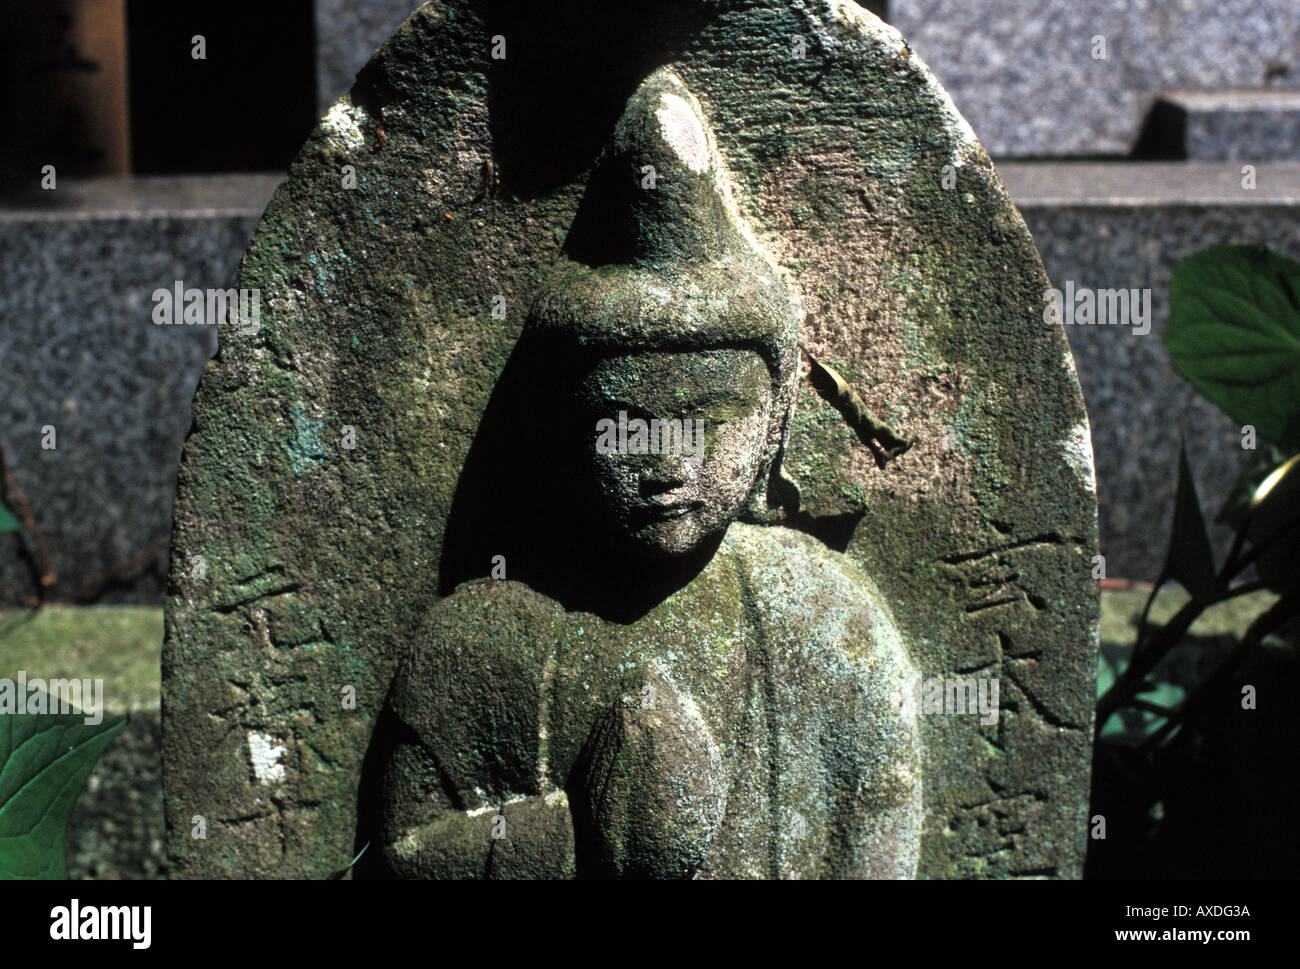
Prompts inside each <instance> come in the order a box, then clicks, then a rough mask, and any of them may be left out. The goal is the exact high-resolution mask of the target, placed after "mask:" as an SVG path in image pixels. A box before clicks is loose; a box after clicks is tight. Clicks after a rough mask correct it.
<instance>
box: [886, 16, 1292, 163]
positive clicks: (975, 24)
mask: <svg viewBox="0 0 1300 969" xmlns="http://www.w3.org/2000/svg"><path fill="white" fill-rule="evenodd" d="M889 20H890V23H892V24H894V25H895V26H896V27H898V29H899V30H901V31H902V33H903V36H904V37H906V38H907V39H908V42H909V43H910V44H912V46H913V47H914V48H915V50H916V52H917V53H918V54H919V55H920V56H921V57H922V58H923V59H924V60H925V62H926V63H927V64H929V65H930V67H931V68H932V69H933V70H934V72H935V75H936V76H937V77H938V79H939V81H940V82H941V83H942V84H943V85H944V86H945V87H946V88H947V89H948V91H949V92H950V93H951V94H952V96H953V99H954V100H955V101H956V103H957V104H959V105H960V106H961V108H962V111H963V113H964V114H965V115H966V117H967V118H968V119H969V120H970V123H971V125H972V126H973V127H974V128H975V132H976V133H977V134H978V135H979V137H980V141H981V142H982V143H983V145H984V147H985V148H986V149H988V150H989V151H990V152H991V153H992V154H993V155H995V156H1008V157H1021V158H1024V157H1062V156H1070V155H1127V154H1128V153H1129V152H1130V151H1131V150H1132V149H1133V148H1134V146H1135V145H1136V143H1137V141H1138V137H1139V134H1140V132H1141V130H1142V126H1143V122H1144V120H1145V118H1146V115H1147V112H1148V111H1149V110H1150V108H1151V106H1152V104H1153V103H1154V101H1155V99H1156V97H1157V96H1158V95H1159V93H1160V92H1161V91H1162V90H1164V89H1166V88H1199V89H1212V88H1231V87H1238V88H1251V87H1260V86H1264V85H1266V84H1270V83H1271V84H1275V85H1277V86H1281V87H1289V88H1295V87H1297V86H1300V6H1297V5H1296V4H1295V3H1294V2H1293V0H1092V2H1089V3H1077V2H1074V0H1052V2H1049V3H1044V2H1042V0H982V2H980V3H968V2H966V0H891V3H890V4H889ZM1098 34H1100V35H1102V36H1104V37H1105V38H1106V45H1107V54H1108V57H1107V59H1106V60H1094V59H1093V57H1092V38H1093V37H1094V36H1096V35H1098ZM1242 150H1243V151H1245V152H1246V153H1247V154H1248V155H1249V153H1250V152H1251V151H1252V146H1250V145H1244V146H1242Z"/></svg>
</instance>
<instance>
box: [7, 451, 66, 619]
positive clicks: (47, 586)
mask: <svg viewBox="0 0 1300 969" xmlns="http://www.w3.org/2000/svg"><path fill="white" fill-rule="evenodd" d="M0 475H2V476H3V479H4V488H5V495H6V497H7V498H8V500H9V503H10V504H12V505H13V509H14V511H16V512H18V518H19V520H20V521H21V522H22V523H23V528H24V529H26V531H27V535H28V537H29V538H30V539H31V541H32V544H33V545H34V546H35V547H36V556H35V558H34V559H32V560H31V564H32V568H33V576H32V577H33V578H34V579H35V580H36V587H37V590H38V591H37V600H36V604H37V605H38V606H43V605H45V603H46V602H47V601H48V599H49V594H50V590H51V589H52V588H53V587H54V565H53V564H52V563H51V561H50V550H49V548H48V546H46V544H45V538H44V536H43V535H41V530H40V529H39V528H37V527H36V519H34V518H33V517H32V508H31V505H30V504H29V503H28V501H27V496H26V495H25V494H23V491H22V489H21V488H19V487H18V482H17V481H16V480H15V479H14V472H13V467H12V466H11V465H10V463H9V449H8V448H6V447H5V446H4V443H3V442H0Z"/></svg>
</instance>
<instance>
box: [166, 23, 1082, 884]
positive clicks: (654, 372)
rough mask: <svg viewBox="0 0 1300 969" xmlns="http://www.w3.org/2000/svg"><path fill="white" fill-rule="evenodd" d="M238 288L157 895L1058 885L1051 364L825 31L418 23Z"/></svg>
mask: <svg viewBox="0 0 1300 969" xmlns="http://www.w3.org/2000/svg"><path fill="white" fill-rule="evenodd" d="M236 285H237V287H238V288H241V289H248V290H254V289H255V290H257V291H258V292H260V293H261V302H260V305H261V306H262V317H261V325H260V326H259V327H258V328H256V329H255V331H254V328H253V327H223V328H222V329H223V332H222V334H221V347H220V353H219V354H218V356H217V357H215V358H214V359H213V360H212V361H210V362H209V364H208V365H207V366H206V368H205V369H204V372H203V376H202V378H201V380H200V382H199V386H198V389H197V391H196V394H195V400H194V409H193V414H194V422H193V427H192V429H191V432H190V434H189V437H188V439H187V440H186V444H185V449H184V452H183V455H182V460H181V465H180V469H179V478H178V486H177V496H176V502H175V505H174V508H175V511H174V525H173V536H172V565H171V573H170V579H169V585H168V601H167V611H166V632H165V641H164V644H163V661H162V695H163V718H164V724H165V727H164V730H163V734H162V747H163V773H164V788H165V793H166V803H165V811H166V818H167V829H168V853H169V859H170V869H169V872H170V875H171V877H175V878H191V877H197V878H249V877H256V878H329V877H338V876H342V875H345V874H349V873H350V874H351V876H352V877H359V878H360V877H374V876H394V875H397V876H407V877H466V878H469V877H473V878H482V877H499V878H506V877H538V876H554V877H558V876H566V877H567V876H571V877H638V876H652V877H675V878H722V877H763V878H768V877H782V878H785V877H864V876H865V877H872V878H878V877H894V878H897V877H902V878H911V877H915V878H926V879H950V878H999V879H1001V878H1017V877H1025V878H1074V877H1078V876H1079V874H1080V872H1081V870H1082V861H1083V857H1084V849H1085V846H1086V839H1087V835H1088V827H1089V826H1088V819H1089V812H1088V776H1089V765H1090V762H1091V741H1092V733H1093V729H1092V728H1093V724H1092V709H1093V704H1094V702H1095V678H1096V669H1097V666H1096V635H1097V584H1096V580H1095V579H1094V578H1093V575H1094V568H1095V564H1096V561H1097V560H1096V558H1095V556H1096V555H1097V554H1098V548H1097V531H1096V510H1097V506H1096V494H1095V487H1094V480H1093V474H1092V458H1091V450H1090V444H1089V431H1088V424H1087V417H1086V413H1085V410H1084V407H1083V401H1082V397H1081V395H1080V392H1079V386H1078V381H1077V379H1076V377H1075V374H1074V369H1073V362H1072V360H1071V357H1070V354H1069V348H1068V345H1067V343H1066V340H1065V334H1064V331H1063V328H1061V327H1049V326H1044V325H1043V316H1042V307H1043V293H1044V292H1046V291H1047V290H1048V289H1049V288H1050V285H1051V284H1050V282H1049V281H1048V280H1047V278H1046V276H1045V274H1044V272H1043V269H1042V263H1041V260H1040V259H1039V258H1038V254H1037V252H1036V251H1035V249H1034V245H1033V240H1032V239H1031V238H1030V235H1029V232H1028V230H1027V229H1026V227H1025V225H1024V221H1023V220H1022V219H1021V218H1020V215H1019V213H1018V212H1017V211H1016V209H1015V206H1014V205H1013V203H1012V201H1011V199H1010V198H1009V197H1008V195H1007V193H1006V190H1005V188H1004V186H1003V185H1002V182H1001V180H1000V179H999V177H998V174H997V172H996V171H995V169H994V166H993V164H992V162H991V161H990V159H989V158H988V155H987V154H986V153H985V152H984V150H983V149H982V148H981V147H980V145H979V143H978V141H977V140H976V137H975V134H974V132H972V131H971V129H970V127H969V125H967V124H966V122H965V121H964V120H963V119H962V118H961V116H960V115H959V114H958V113H957V111H956V109H955V107H954V106H953V104H952V101H951V99H950V98H949V97H948V95H947V93H946V92H945V91H944V90H943V88H942V87H941V86H940V85H939V83H938V82H937V80H936V79H935V78H934V76H933V74H931V73H930V71H929V70H928V69H927V68H926V66H925V65H924V64H923V63H921V61H920V60H919V58H918V57H917V56H916V53H915V52H914V51H913V50H912V49H911V48H910V47H909V46H908V45H907V43H906V42H905V41H904V39H903V38H902V37H901V36H900V35H899V34H898V32H897V31H895V30H894V29H893V28H891V27H889V26H888V25H886V24H884V23H882V22H880V21H879V20H878V19H877V18H876V17H874V16H873V15H871V14H870V13H868V12H867V11H866V10H864V9H863V7H862V6H861V5H860V4H858V3H854V2H852V0H797V2H795V0H725V2H721V0H658V2H657V3H656V5H655V8H654V15H653V16H646V15H645V14H644V12H643V11H641V10H640V9H639V8H636V9H634V7H629V6H628V5H626V4H617V3H608V2H601V0H551V2H548V3H545V4H536V3H533V4H528V3H499V2H496V0H429V2H427V3H425V4H424V5H423V6H422V7H421V8H420V9H419V10H417V11H416V12H415V13H413V14H412V15H411V17H410V18H409V19H408V20H407V21H406V22H405V23H404V24H403V25H402V26H401V27H399V28H398V29H397V30H396V31H395V32H394V33H393V35H392V36H391V37H390V38H389V40H388V41H386V42H385V43H384V45H383V46H382V47H381V48H380V49H379V50H378V51H377V52H376V53H375V55H374V57H373V58H372V59H371V61H370V63H369V64H368V65H367V66H366V67H365V68H364V69H363V70H362V71H361V72H360V73H359V74H358V76H357V81H356V84H355V85H354V87H353V89H352V90H351V91H350V92H349V93H348V94H347V95H346V96H344V97H343V98H340V99H339V101H338V102H336V103H335V104H334V105H333V106H332V107H331V108H330V110H329V111H328V113H327V114H326V115H325V117H324V118H322V119H321V122H320V124H319V125H318V126H317V127H316V129H315V131H314V132H313V133H312V134H311V136H310V137H309V138H308V139H307V141H306V142H305V143H304V145H303V148H302V151H301V152H300V153H299V155H298V157H297V159H296V160H295V162H294V164H293V167H292V168H291V170H290V172H289V173H288V176H287V177H286V179H285V180H284V182H283V184H282V185H281V186H280V188H279V189H278V190H277V192H276V194H275V197H274V199H272V201H271V203H270V204H269V205H268V207H267V210H266V213H265V214H264V216H263V218H262V220H261V222H260V223H259V226H258V229H257V232H256V234H255V235H254V237H253V239H252V241H251V243H250V244H249V246H248V249H247V251H246V252H245V255H244V259H243V262H242V264H241V266H240V271H239V275H238V277H237V279H236ZM903 451H906V454H905V455H904V456H903V457H902V458H901V459H899V460H897V461H894V462H892V463H888V464H887V466H886V462H889V461H890V460H891V459H892V458H894V457H896V456H897V455H899V454H901V453H902V452H903ZM976 696H977V698H978V703H976V702H975V699H973V697H976ZM919 697H923V698H924V702H923V703H918V702H917V700H918V698H919ZM986 700H987V701H988V702H987V703H986V702H985V701H986Z"/></svg>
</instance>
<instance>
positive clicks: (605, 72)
mask: <svg viewBox="0 0 1300 969" xmlns="http://www.w3.org/2000/svg"><path fill="white" fill-rule="evenodd" d="M719 6H721V5H718V4H702V3H697V2H685V0H671V2H662V0H657V2H648V0H634V2H628V3H610V2H609V0H576V2H573V3H569V4H566V5H564V7H563V9H556V7H555V6H554V5H551V4H543V3H536V2H531V0H530V2H521V0H484V2H483V3H482V4H481V7H480V9H481V10H482V12H483V17H484V20H485V23H486V25H487V32H488V35H489V36H495V35H498V34H499V35H500V36H502V37H504V38H505V39H506V44H507V47H506V55H507V56H506V57H505V58H504V59H501V60H498V61H494V62H492V67H491V69H490V71H489V75H488V77H489V89H488V107H489V111H490V114H491V128H492V141H493V148H494V153H495V156H496V160H497V164H498V169H499V171H498V176H499V177H500V179H501V185H500V191H501V192H504V193H507V194H510V195H513V196H515V197H517V198H537V197H539V196H543V195H546V194H548V193H550V192H552V191H554V190H555V189H557V188H559V187H561V186H563V185H566V184H568V183H569V182H571V181H572V180H573V179H574V178H575V177H577V176H578V175H580V174H582V173H583V172H585V171H586V170H587V169H588V168H590V166H591V163H592V160H593V159H594V158H595V157H596V155H597V154H598V153H599V151H600V149H601V147H602V145H603V144H604V142H605V139H606V138H608V137H609V132H610V130H611V129H612V128H613V126H614V122H615V121H617V120H618V116H619V114H620V113H621V112H622V110H623V107H624V105H625V104H626V103H627V99H628V97H630V96H631V94H632V92H633V91H634V90H635V89H636V86H637V85H638V84H640V83H641V81H642V80H644V79H645V77H646V76H647V75H648V74H650V73H651V72H652V71H653V70H655V68H657V67H659V66H661V65H662V64H663V63H666V62H668V61H671V60H673V59H674V57H675V56H676V55H677V53H678V52H679V51H682V50H685V49H686V48H687V46H688V45H690V44H691V43H692V42H693V39H694V35H696V34H698V32H699V31H700V30H701V29H702V28H703V27H704V26H705V25H706V24H708V23H709V22H710V21H711V20H713V19H715V18H716V17H717V16H718V14H719V13H720V12H721V11H720V10H719ZM574 37H582V38H583V41H582V43H581V44H575V43H574V41H573V38H574Z"/></svg>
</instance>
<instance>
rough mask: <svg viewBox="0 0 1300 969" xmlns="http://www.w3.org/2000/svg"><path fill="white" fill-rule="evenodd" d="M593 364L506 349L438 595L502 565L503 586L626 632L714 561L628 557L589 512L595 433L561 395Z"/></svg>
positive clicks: (526, 341)
mask: <svg viewBox="0 0 1300 969" xmlns="http://www.w3.org/2000/svg"><path fill="white" fill-rule="evenodd" d="M596 359H598V358H597V357H596V356H595V355H591V356H589V357H586V358H583V359H565V360H561V359H557V358H556V356H555V355H554V354H552V353H548V352H547V351H546V350H544V349H543V348H542V347H540V346H539V345H538V343H537V342H536V341H534V340H533V339H530V337H529V336H528V335H527V333H525V336H524V337H522V338H521V339H520V341H519V342H518V343H517V344H516V346H515V349H514V352H513V353H512V354H511V356H510V359H509V360H508V361H507V363H506V366H505V369H504V370H503V371H502V374H501V377H500V378H499V379H498V381H497V383H496V386H495V388H494V389H493V392H492V396H491V398H490V399H489V401H488V405H487V408H486V409H485V410H484V412H483V417H482V420H481V421H480V423H479V426H478V430H477V433H476V434H475V437H474V443H473V444H472V445H471V446H470V451H469V455H468V457H467V458H466V461H465V466H464V468H463V469H462V471H461V475H460V479H459V481H458V482H457V486H456V492H455V495H454V496H453V499H452V507H451V513H450V514H449V516H448V519H447V530H446V534H445V538H444V540H443V546H442V560H441V563H440V565H439V576H440V587H439V590H438V592H439V595H442V596H446V595H449V594H450V593H451V592H452V590H454V589H455V588H456V586H458V585H460V584H461V583H462V582H467V581H470V580H472V579H485V578H488V577H489V576H490V575H491V572H492V568H493V562H494V560H496V557H497V556H501V557H502V558H503V559H504V563H503V565H504V569H505V577H506V578H507V579H511V580H514V581H518V582H523V583H525V584H526V585H528V586H529V587H531V588H532V589H534V590H536V591H537V592H540V593H542V594H543V595H546V596H548V597H550V598H552V599H554V600H555V601H557V602H559V603H560V604H562V605H563V606H564V607H565V608H566V609H567V610H569V611H581V612H591V613H594V614H596V615H599V616H601V617H603V618H605V619H607V620H610V621H611V622H619V623H629V622H633V621H635V620H636V619H638V618H639V617H641V616H643V615H645V614H646V613H647V612H649V611H650V610H651V609H652V608H654V607H655V606H656V605H658V604H659V603H660V602H662V601H663V600H664V599H666V598H667V597H668V596H670V595H672V593H673V592H675V591H677V590H678V589H680V588H681V587H682V586H684V585H686V584H687V583H688V582H690V581H691V579H693V578H694V577H695V576H696V575H697V574H698V573H699V571H700V570H701V569H702V568H704V566H705V565H706V564H707V563H708V561H709V559H711V558H712V557H713V553H714V552H715V551H716V550H717V547H718V544H719V543H720V542H721V537H719V538H717V539H714V540H713V541H711V542H708V543H706V546H705V547H702V548H700V549H698V550H697V551H696V552H694V553H692V554H690V555H684V556H681V557H679V558H674V559H663V558H655V559H653V560H652V561H651V560H640V559H637V558H633V557H630V554H631V553H629V552H627V551H626V549H624V548H621V547H619V546H618V545H617V544H616V543H615V541H614V540H613V535H612V534H611V532H610V530H609V529H608V527H606V526H605V525H604V524H603V520H602V519H601V518H600V517H598V515H597V514H596V509H597V508H598V507H599V506H598V505H597V504H596V502H597V495H596V492H595V483H594V481H591V480H588V477H587V476H585V475H584V474H583V473H582V472H583V468H582V463H583V462H582V459H581V455H582V454H583V453H584V450H589V449H590V447H591V442H592V439H593V436H594V431H593V427H592V425H591V422H590V421H589V420H587V419H586V417H585V415H584V414H583V413H582V412H581V410H580V408H579V405H578V404H577V402H576V401H575V400H573V399H571V397H570V396H569V393H568V392H569V391H571V390H572V389H574V388H576V387H577V386H578V382H579V380H580V375H581V374H582V373H583V372H584V371H585V369H586V368H587V367H589V366H590V365H591V364H593V363H594V362H595V361H596ZM498 561H499V560H498Z"/></svg>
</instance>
